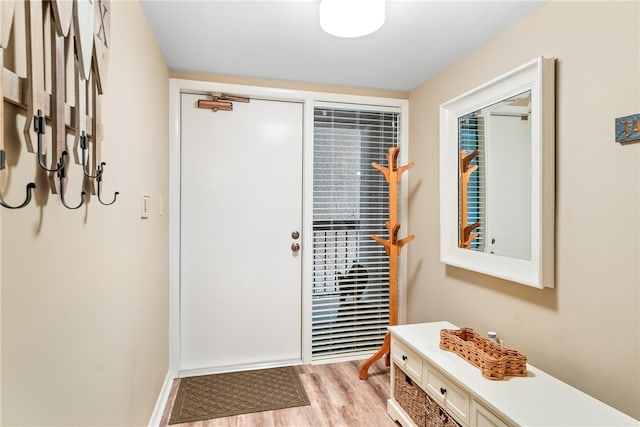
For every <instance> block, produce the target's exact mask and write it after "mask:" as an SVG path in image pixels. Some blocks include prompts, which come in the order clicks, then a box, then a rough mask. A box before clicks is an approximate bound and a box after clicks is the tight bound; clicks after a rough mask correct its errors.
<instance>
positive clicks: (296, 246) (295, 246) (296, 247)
mask: <svg viewBox="0 0 640 427" xmlns="http://www.w3.org/2000/svg"><path fill="white" fill-rule="evenodd" d="M291 250H292V251H293V252H298V251H299V250H300V244H298V243H292V244H291Z"/></svg>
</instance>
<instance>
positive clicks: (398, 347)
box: [391, 340, 422, 383]
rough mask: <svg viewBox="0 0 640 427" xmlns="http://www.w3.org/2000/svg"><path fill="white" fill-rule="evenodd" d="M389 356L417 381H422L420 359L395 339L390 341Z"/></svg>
mask: <svg viewBox="0 0 640 427" xmlns="http://www.w3.org/2000/svg"><path fill="white" fill-rule="evenodd" d="M391 358H392V359H393V361H394V362H396V363H397V364H398V366H399V367H400V368H401V369H402V370H403V371H404V372H406V373H407V374H409V376H410V377H412V378H413V379H414V380H416V381H417V382H418V383H421V382H422V359H421V358H420V356H418V355H417V354H416V353H415V352H414V351H412V350H409V349H408V348H407V347H406V346H404V345H403V344H401V343H399V342H398V341H397V340H392V341H391Z"/></svg>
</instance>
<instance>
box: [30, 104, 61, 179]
mask: <svg viewBox="0 0 640 427" xmlns="http://www.w3.org/2000/svg"><path fill="white" fill-rule="evenodd" d="M33 128H34V130H35V132H36V133H37V134H38V164H39V165H40V167H41V168H42V169H44V170H45V171H47V172H58V171H59V170H60V169H62V168H64V167H65V159H66V156H65V155H64V154H65V153H66V151H65V152H63V153H62V156H60V160H59V161H58V164H57V165H56V167H55V168H54V169H49V168H48V167H47V165H45V164H44V163H43V162H42V158H43V157H45V155H44V153H43V152H42V137H43V136H44V132H45V118H44V115H43V114H42V110H38V114H36V115H35V116H34V117H33Z"/></svg>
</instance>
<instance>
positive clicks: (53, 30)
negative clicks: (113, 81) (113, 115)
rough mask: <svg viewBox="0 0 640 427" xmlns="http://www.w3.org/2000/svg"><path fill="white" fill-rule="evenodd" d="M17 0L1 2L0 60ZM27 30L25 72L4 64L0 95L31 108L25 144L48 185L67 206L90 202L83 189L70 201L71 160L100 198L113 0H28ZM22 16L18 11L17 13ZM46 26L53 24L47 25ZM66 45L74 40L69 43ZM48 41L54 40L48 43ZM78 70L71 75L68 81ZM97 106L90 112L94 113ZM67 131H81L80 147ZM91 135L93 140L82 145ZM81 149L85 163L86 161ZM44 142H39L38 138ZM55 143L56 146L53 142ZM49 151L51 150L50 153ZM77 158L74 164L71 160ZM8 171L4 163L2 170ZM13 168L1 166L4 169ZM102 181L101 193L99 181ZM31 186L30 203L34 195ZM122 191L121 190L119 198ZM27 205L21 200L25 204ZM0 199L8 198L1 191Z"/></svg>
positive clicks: (0, 147) (0, 143)
mask: <svg viewBox="0 0 640 427" xmlns="http://www.w3.org/2000/svg"><path fill="white" fill-rule="evenodd" d="M14 7H15V3H14V1H12V0H11V1H10V0H1V1H0V65H3V64H2V51H1V49H2V48H4V47H6V46H7V43H8V41H9V36H10V33H11V32H10V30H11V26H12V24H13V20H14V15H15V14H14V13H13V12H14ZM24 8H25V25H24V28H25V31H26V50H27V52H26V61H27V67H26V68H27V75H26V76H25V77H22V76H18V75H16V73H15V72H14V71H12V70H9V69H7V68H4V66H2V68H1V70H2V73H0V94H1V95H2V100H3V101H4V102H9V103H11V104H14V105H16V106H17V107H19V108H21V109H24V110H26V116H27V120H26V123H25V128H24V137H25V144H26V148H27V150H28V151H29V152H30V153H35V154H36V155H37V156H38V162H37V163H39V164H40V165H41V167H42V168H43V169H45V171H47V172H49V190H50V191H51V193H53V194H60V199H61V201H62V203H63V204H64V206H66V207H68V208H71V209H77V208H78V207H80V206H82V204H83V203H84V202H85V201H86V198H85V196H84V194H85V193H84V192H83V195H82V200H81V202H80V204H79V205H77V206H69V205H68V204H67V203H66V202H65V199H64V188H65V186H66V185H65V183H66V180H67V179H68V178H67V177H68V169H69V168H70V167H71V166H72V163H76V164H78V165H80V166H81V167H82V168H83V175H84V180H85V181H84V183H83V188H85V189H87V190H89V191H90V192H91V193H92V194H96V195H97V196H98V200H99V202H100V203H102V204H105V205H109V204H112V203H113V202H115V196H114V199H113V201H112V202H110V203H105V202H103V200H102V199H101V198H100V188H101V185H100V184H101V183H103V181H102V179H103V176H102V174H103V171H104V163H103V162H102V159H101V150H100V148H101V143H102V139H103V133H102V118H101V112H102V108H101V96H102V94H104V92H105V87H106V75H107V67H108V63H109V61H108V59H109V49H110V31H111V29H110V24H111V14H110V1H109V0H50V1H47V2H44V1H43V0H25V2H24ZM16 16H17V15H16ZM45 29H50V31H46V33H47V34H45ZM45 41H49V42H50V45H51V49H50V55H51V57H50V58H47V59H45V54H46V53H47V54H48V53H49V52H48V50H47V49H45V45H44V43H45ZM67 43H68V44H67ZM65 45H67V46H69V45H70V46H72V51H73V52H74V58H73V61H74V64H73V67H68V66H67V64H66V57H65ZM47 46H48V44H47ZM68 73H73V79H68V77H69V76H68ZM46 76H51V90H50V93H48V92H47V91H46V83H45V78H46ZM71 80H73V81H74V82H75V83H74V86H75V87H74V91H73V93H74V95H73V97H74V100H73V101H74V102H73V105H70V104H68V103H67V102H66V95H67V87H66V85H67V81H71ZM4 102H3V103H2V105H0V131H2V117H3V114H2V108H3V107H4ZM90 111H91V112H90ZM39 114H40V115H41V117H42V116H43V117H44V118H46V119H47V122H48V124H49V125H50V128H51V131H50V132H48V131H45V128H44V126H40V124H42V123H43V118H38V115H39ZM69 134H73V135H74V136H75V143H74V147H72V150H71V151H70V150H69V148H70V147H67V137H68V135H69ZM85 137H86V138H87V139H88V141H87V143H84V139H85ZM81 139H82V141H83V144H82V147H85V148H84V150H83V151H82V154H83V155H84V156H85V162H84V163H83V162H82V157H83V156H82V155H80V154H79V150H81V149H82V148H81ZM39 141H40V142H41V143H40V144H39V143H38V142H39ZM49 146H51V148H49ZM47 151H49V154H48V155H46V156H45V154H46V153H47ZM4 156H5V151H4V140H2V141H0V158H1V159H4ZM72 158H73V159H74V160H75V162H72V161H71V159H72ZM2 169H5V168H4V164H3V163H2V162H0V170H2ZM7 173H8V171H7V170H6V169H5V170H2V174H3V175H6V174H7ZM96 182H98V190H97V191H96V188H95V185H94V184H95V183H96ZM34 187H35V184H33V183H31V184H29V187H28V188H27V193H28V194H27V201H26V203H28V201H29V200H30V193H29V188H34ZM117 194H118V193H116V196H117ZM26 203H23V204H22V205H20V206H14V207H13V208H15V207H23V206H25V205H26ZM0 205H2V206H5V207H8V208H11V207H12V206H9V205H7V204H6V203H4V201H3V199H2V196H1V195H0Z"/></svg>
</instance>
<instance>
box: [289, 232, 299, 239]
mask: <svg viewBox="0 0 640 427" xmlns="http://www.w3.org/2000/svg"><path fill="white" fill-rule="evenodd" d="M298 237H300V233H299V232H297V231H292V232H291V238H292V239H297V238H298Z"/></svg>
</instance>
